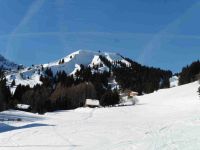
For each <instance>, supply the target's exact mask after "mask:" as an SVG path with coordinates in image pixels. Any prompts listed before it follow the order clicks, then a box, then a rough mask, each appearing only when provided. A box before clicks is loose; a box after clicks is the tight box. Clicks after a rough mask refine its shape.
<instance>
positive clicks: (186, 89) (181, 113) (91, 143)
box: [0, 82, 200, 150]
mask: <svg viewBox="0 0 200 150" xmlns="http://www.w3.org/2000/svg"><path fill="white" fill-rule="evenodd" d="M198 87H199V84H198V82H194V83H190V84H187V85H182V86H178V87H174V88H170V89H163V90H159V91H157V92H154V93H152V94H148V95H144V96H138V97H137V98H138V99H139V102H138V103H137V104H136V105H134V106H124V107H108V108H94V109H92V108H78V109H75V110H70V111H57V112H52V113H46V114H45V115H42V116H39V115H37V114H32V115H30V114H29V113H25V112H20V111H6V112H3V114H4V116H6V114H7V116H12V115H15V116H24V117H22V122H2V123H0V149H1V150H13V149H17V150H41V149H42V150H94V149H95V150H198V149H200V99H199V96H198V93H197V88H198ZM1 114H2V113H1ZM1 114H0V117H2V116H3V115H1ZM27 118H28V119H27ZM36 118H38V119H36Z"/></svg>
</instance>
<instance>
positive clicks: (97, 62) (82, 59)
mask: <svg viewBox="0 0 200 150" xmlns="http://www.w3.org/2000/svg"><path fill="white" fill-rule="evenodd" d="M100 57H105V58H106V59H107V60H108V61H109V62H110V63H114V62H115V61H120V62H121V63H123V64H125V65H126V66H130V63H129V62H128V61H127V60H125V59H124V58H123V56H121V55H120V54H117V53H108V52H100V51H99V52H95V51H88V50H79V51H76V52H73V53H71V54H69V55H67V56H66V57H64V58H61V59H59V60H56V61H54V62H50V63H47V64H40V65H34V66H31V67H27V68H24V69H21V70H19V71H17V72H14V73H10V74H8V75H7V77H6V78H7V81H8V85H10V84H11V83H12V81H13V80H15V84H16V85H19V84H21V85H30V87H33V86H34V85H36V84H42V82H41V81H40V80H39V79H40V76H41V75H42V74H44V70H46V68H51V70H52V72H53V74H56V73H57V72H59V71H65V72H66V73H67V74H75V73H76V71H77V70H79V69H80V65H84V66H90V67H91V68H92V67H93V66H98V67H97V68H98V70H97V71H98V72H104V71H109V67H108V66H107V65H106V64H105V63H104V62H103V61H102V60H101V59H100ZM11 90H12V91H14V90H15V87H12V88H11Z"/></svg>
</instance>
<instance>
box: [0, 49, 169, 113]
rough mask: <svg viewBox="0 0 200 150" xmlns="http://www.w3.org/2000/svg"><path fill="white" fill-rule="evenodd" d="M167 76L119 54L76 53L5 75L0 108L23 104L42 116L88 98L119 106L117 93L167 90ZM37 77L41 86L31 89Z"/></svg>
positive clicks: (70, 107) (163, 72)
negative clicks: (12, 89)
mask: <svg viewBox="0 0 200 150" xmlns="http://www.w3.org/2000/svg"><path fill="white" fill-rule="evenodd" d="M90 59H91V60H90ZM82 62H83V64H82ZM88 62H90V63H88ZM71 66H73V67H74V66H76V68H70V67H71ZM62 68H64V69H63V70H62ZM67 70H70V71H72V72H67ZM28 75H31V76H28ZM171 76H172V72H171V71H165V70H162V69H160V68H153V67H147V66H143V65H141V64H139V63H137V62H134V61H132V60H131V59H128V58H124V57H123V56H121V55H119V54H115V53H102V52H100V51H99V52H90V51H78V52H75V53H72V54H70V55H69V56H67V57H65V58H63V59H61V60H59V61H57V62H53V63H50V64H48V65H38V66H32V67H29V68H25V69H24V70H20V72H19V73H15V74H10V75H8V76H6V79H7V80H9V82H7V84H6V82H5V81H4V80H1V83H0V85H1V88H0V103H2V105H1V104H0V105H1V106H2V108H0V109H1V110H3V109H7V108H15V106H16V105H17V104H27V105H30V106H31V108H32V110H31V111H32V112H39V113H44V112H46V111H53V110H59V109H74V108H77V107H82V106H84V105H85V100H86V99H88V98H89V99H99V100H100V104H101V105H102V106H110V105H115V104H117V103H119V94H118V92H119V91H123V90H126V89H129V90H133V91H137V92H138V93H139V94H143V93H151V92H153V91H155V90H158V89H161V88H168V87H169V78H170V77H171ZM37 77H39V79H38V83H42V84H35V85H34V86H33V87H31V83H32V82H34V81H35V80H36V79H37ZM2 79H3V78H2ZM23 81H25V82H23ZM19 83H30V84H26V85H22V84H19ZM113 84H114V86H113ZM7 85H9V87H10V88H14V89H15V90H14V93H12V94H11V93H10V92H9V90H7V89H8V88H5V87H7ZM3 91H6V92H3ZM5 93H6V94H5Z"/></svg>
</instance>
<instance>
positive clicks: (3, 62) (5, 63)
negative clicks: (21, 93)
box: [0, 55, 19, 71]
mask: <svg viewBox="0 0 200 150" xmlns="http://www.w3.org/2000/svg"><path fill="white" fill-rule="evenodd" d="M18 66H19V65H17V64H15V63H13V62H11V61H9V60H7V59H5V58H4V57H3V56H2V55H0V68H1V69H3V70H5V71H8V70H10V71H11V70H17V68H18Z"/></svg>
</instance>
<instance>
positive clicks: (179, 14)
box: [0, 0, 200, 72]
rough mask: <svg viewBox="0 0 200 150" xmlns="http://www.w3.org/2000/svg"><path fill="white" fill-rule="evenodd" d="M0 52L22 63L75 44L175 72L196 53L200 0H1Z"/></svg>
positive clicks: (70, 49) (199, 54)
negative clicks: (115, 53) (116, 53)
mask: <svg viewBox="0 0 200 150" xmlns="http://www.w3.org/2000/svg"><path fill="white" fill-rule="evenodd" d="M0 4H1V5H0V18H1V20H0V53H1V54H2V55H4V56H5V57H6V58H8V59H10V60H12V61H15V62H17V63H20V64H25V65H31V64H39V63H45V62H49V61H52V60H56V59H59V58H60V57H63V56H65V55H67V54H69V53H70V52H73V51H75V50H78V49H88V50H95V51H98V50H102V51H110V52H118V53H121V54H122V55H124V56H126V57H129V58H132V59H134V60H136V61H138V62H140V63H142V64H145V65H149V66H155V67H161V68H163V69H170V70H172V71H174V72H177V71H180V69H181V68H182V67H183V66H185V65H186V64H190V63H191V62H192V61H194V60H197V59H199V58H200V28H199V27H200V19H199V14H200V0H0Z"/></svg>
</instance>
